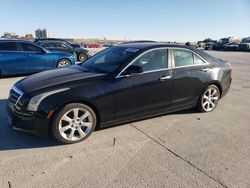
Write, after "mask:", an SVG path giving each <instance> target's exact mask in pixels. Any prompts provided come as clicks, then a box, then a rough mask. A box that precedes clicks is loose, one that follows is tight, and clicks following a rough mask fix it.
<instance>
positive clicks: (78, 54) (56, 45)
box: [38, 41, 90, 62]
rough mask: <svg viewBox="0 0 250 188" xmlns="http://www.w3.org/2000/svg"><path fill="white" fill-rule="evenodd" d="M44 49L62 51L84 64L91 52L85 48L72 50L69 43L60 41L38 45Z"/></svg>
mask: <svg viewBox="0 0 250 188" xmlns="http://www.w3.org/2000/svg"><path fill="white" fill-rule="evenodd" d="M38 44H39V45H40V46H42V47H43V48H46V49H48V50H50V51H62V52H68V53H70V54H72V55H74V57H75V58H76V60H77V61H80V62H83V61H85V60H86V59H88V58H89V57H90V55H89V51H88V50H86V49H83V48H72V47H71V46H69V45H68V44H67V43H63V42H59V41H51V42H40V43H38Z"/></svg>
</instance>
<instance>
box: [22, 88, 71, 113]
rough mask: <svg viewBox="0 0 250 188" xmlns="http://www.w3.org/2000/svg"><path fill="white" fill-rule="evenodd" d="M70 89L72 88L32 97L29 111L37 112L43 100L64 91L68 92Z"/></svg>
mask: <svg viewBox="0 0 250 188" xmlns="http://www.w3.org/2000/svg"><path fill="white" fill-rule="evenodd" d="M68 89H70V88H63V89H58V90H54V91H49V92H46V93H42V94H39V95H36V96H34V97H32V98H31V99H30V101H29V104H28V107H27V110H28V111H32V112H35V111H37V109H38V106H39V104H40V103H41V102H42V100H43V99H45V98H46V97H48V96H50V95H53V94H55V93H60V92H62V91H66V90H68Z"/></svg>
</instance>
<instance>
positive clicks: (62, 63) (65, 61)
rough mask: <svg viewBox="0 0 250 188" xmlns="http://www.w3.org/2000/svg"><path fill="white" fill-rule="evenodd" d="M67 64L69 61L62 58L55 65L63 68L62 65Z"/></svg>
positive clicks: (65, 65)
mask: <svg viewBox="0 0 250 188" xmlns="http://www.w3.org/2000/svg"><path fill="white" fill-rule="evenodd" d="M69 65H71V63H70V62H69V61H68V60H66V59H63V60H61V61H59V63H58V65H57V67H58V68H63V67H67V66H69Z"/></svg>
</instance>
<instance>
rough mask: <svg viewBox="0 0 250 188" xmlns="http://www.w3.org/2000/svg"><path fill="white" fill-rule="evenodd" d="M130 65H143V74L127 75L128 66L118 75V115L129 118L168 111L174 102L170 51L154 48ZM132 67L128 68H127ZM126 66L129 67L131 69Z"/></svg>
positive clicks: (116, 95)
mask: <svg viewBox="0 0 250 188" xmlns="http://www.w3.org/2000/svg"><path fill="white" fill-rule="evenodd" d="M130 66H140V67H142V70H143V72H142V73H140V74H131V75H126V69H125V70H124V71H123V72H122V74H121V75H120V76H119V77H118V78H116V79H117V81H116V83H115V84H116V85H117V88H118V92H117V93H116V94H115V98H114V101H115V107H116V117H117V118H118V119H120V118H122V119H123V118H124V119H128V118H130V117H132V116H133V117H136V116H140V115H150V114H153V113H154V112H156V111H158V112H159V111H160V110H166V109H167V108H168V107H169V105H170V104H171V70H168V50H167V49H154V50H150V51H148V52H146V53H144V54H143V55H141V56H139V57H138V58H137V59H136V60H135V61H134V62H133V63H132V64H131V65H130ZM128 68H129V67H128ZM128 68H127V69H128Z"/></svg>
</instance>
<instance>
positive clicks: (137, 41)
mask: <svg viewBox="0 0 250 188" xmlns="http://www.w3.org/2000/svg"><path fill="white" fill-rule="evenodd" d="M148 42H156V41H153V40H131V41H125V42H122V43H121V44H131V43H148Z"/></svg>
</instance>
